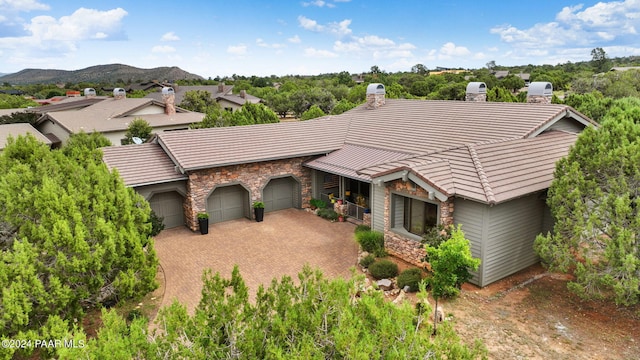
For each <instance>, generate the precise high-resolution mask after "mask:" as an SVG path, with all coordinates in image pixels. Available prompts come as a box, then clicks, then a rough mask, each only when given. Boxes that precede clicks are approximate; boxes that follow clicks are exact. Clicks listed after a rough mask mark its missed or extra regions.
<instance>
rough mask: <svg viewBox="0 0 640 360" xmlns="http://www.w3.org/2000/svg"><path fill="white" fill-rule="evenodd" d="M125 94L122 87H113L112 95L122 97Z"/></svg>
mask: <svg viewBox="0 0 640 360" xmlns="http://www.w3.org/2000/svg"><path fill="white" fill-rule="evenodd" d="M125 96H127V92H126V91H125V90H124V89H123V88H115V89H113V97H115V98H122V97H125Z"/></svg>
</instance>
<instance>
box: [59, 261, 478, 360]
mask: <svg viewBox="0 0 640 360" xmlns="http://www.w3.org/2000/svg"><path fill="white" fill-rule="evenodd" d="M203 282H204V285H203V289H202V298H201V300H200V304H199V305H198V306H197V308H196V310H195V313H194V314H193V315H190V314H189V313H188V312H187V309H186V308H185V307H184V306H183V305H181V304H179V303H174V304H173V305H171V306H170V307H168V308H164V309H161V310H160V312H159V317H158V323H157V325H158V326H157V327H156V328H157V329H161V330H156V331H154V332H153V333H151V334H147V330H146V323H145V321H144V320H142V319H138V320H134V321H133V322H132V323H131V324H130V325H127V324H126V322H125V320H124V319H122V318H121V317H119V316H118V315H116V314H115V313H113V312H108V313H107V312H105V313H104V316H103V318H104V327H103V328H102V329H101V330H100V332H99V334H98V336H97V338H95V339H91V340H88V343H87V345H86V346H85V347H84V348H81V349H79V348H78V349H61V350H60V352H59V355H60V356H61V358H106V357H109V358H112V357H117V358H144V359H165V358H189V359H221V358H236V359H305V360H306V359H379V358H391V359H423V358H425V357H433V358H447V359H479V358H486V349H485V348H484V346H483V345H482V344H481V343H479V342H475V343H472V342H471V341H468V343H469V344H470V345H467V344H465V343H463V342H462V341H461V340H460V338H458V336H457V335H456V334H455V332H454V331H453V329H452V325H451V324H444V325H443V326H442V328H441V331H440V332H439V333H438V335H437V336H436V337H433V338H432V337H431V333H432V332H431V327H430V325H429V323H428V321H425V320H426V318H427V316H428V314H429V308H428V306H421V307H418V308H416V307H414V306H411V304H410V303H408V302H405V303H403V304H399V305H397V304H394V303H392V302H389V301H386V300H385V299H384V296H383V295H382V293H381V292H380V291H376V290H365V284H364V277H363V276H359V277H357V278H352V279H350V280H344V279H342V278H337V279H333V280H329V279H327V278H325V277H324V276H323V275H322V274H321V273H320V272H319V271H312V270H311V269H310V268H308V267H305V269H303V271H302V272H301V273H300V274H299V276H298V281H296V282H294V281H293V279H292V278H290V277H288V276H285V277H283V278H282V279H280V280H277V279H274V280H273V281H272V283H271V285H270V286H269V287H268V288H266V289H265V288H264V287H260V289H259V290H258V292H257V295H256V296H255V301H250V300H249V292H248V289H247V286H246V285H245V283H244V280H243V279H242V277H241V276H240V272H239V270H238V268H237V267H236V268H235V269H234V270H233V272H232V274H231V278H223V277H221V276H220V275H219V274H215V275H212V274H211V271H210V270H207V271H206V272H205V274H204V276H203ZM420 296H421V297H422V298H424V297H425V296H426V294H424V293H421V294H420ZM77 336H80V337H81V336H82V334H79V335H77ZM79 340H82V339H79Z"/></svg>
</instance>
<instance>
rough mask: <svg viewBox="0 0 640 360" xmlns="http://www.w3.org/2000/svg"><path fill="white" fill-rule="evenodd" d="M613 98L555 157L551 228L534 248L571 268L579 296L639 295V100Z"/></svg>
mask: <svg viewBox="0 0 640 360" xmlns="http://www.w3.org/2000/svg"><path fill="white" fill-rule="evenodd" d="M637 100H638V99H634V100H628V101H624V102H620V103H618V104H617V105H616V106H615V107H614V108H612V109H611V110H610V111H609V113H608V114H607V116H606V117H605V119H604V121H603V122H602V126H601V127H600V128H598V129H596V128H593V127H589V128H587V129H585V130H584V131H583V132H582V133H581V134H580V136H579V137H578V140H577V142H576V144H575V146H574V147H573V148H572V149H571V150H570V152H569V155H568V157H566V158H564V159H562V160H560V161H559V162H558V163H557V166H556V171H555V180H554V181H553V183H552V184H551V187H550V189H549V192H548V204H549V206H550V207H551V211H552V213H553V216H554V219H555V226H554V228H553V233H549V234H547V235H544V236H543V235H541V236H538V238H537V239H536V242H535V249H536V251H537V252H538V254H539V255H540V257H541V258H542V260H543V261H544V263H546V264H548V266H549V267H550V268H551V269H553V270H559V271H563V272H573V273H574V274H575V277H576V278H575V280H574V281H572V282H570V283H569V288H570V289H571V290H572V291H574V292H576V293H577V294H578V295H580V296H582V297H584V298H612V299H614V300H615V302H616V303H618V304H624V305H630V304H636V303H638V302H640V214H639V212H638V209H640V107H639V106H638V101H637Z"/></svg>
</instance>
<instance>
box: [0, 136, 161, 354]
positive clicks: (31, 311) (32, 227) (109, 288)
mask: <svg viewBox="0 0 640 360" xmlns="http://www.w3.org/2000/svg"><path fill="white" fill-rule="evenodd" d="M80 143H82V144H84V143H85V142H75V143H74V142H72V144H71V145H68V146H71V147H74V146H77V147H78V148H80V147H82V145H78V144H80ZM83 149H84V150H82V149H75V150H70V149H68V148H67V149H65V151H59V150H53V151H52V150H50V149H49V148H48V147H47V146H46V145H44V144H42V143H40V142H38V141H37V140H36V139H35V138H34V137H33V136H31V135H28V136H27V137H22V136H21V137H18V138H17V139H15V140H14V139H10V141H9V144H8V145H7V147H6V148H5V149H4V151H3V152H2V153H1V154H0V174H2V175H0V198H2V199H3V201H2V203H3V206H1V207H0V228H1V229H2V231H0V250H1V251H0V288H1V289H2V299H1V300H0V314H2V315H1V316H0V334H2V336H3V339H5V338H13V339H15V338H22V339H26V338H31V339H33V338H38V336H40V335H41V334H42V333H41V331H42V329H44V328H46V324H48V323H49V322H50V321H55V320H52V316H54V317H58V318H59V319H61V320H64V321H69V324H71V323H72V321H74V319H75V320H79V319H81V318H82V315H83V313H84V310H85V309H87V308H91V307H95V306H99V305H100V304H109V303H114V302H117V301H119V300H120V299H127V298H132V297H135V296H139V295H141V294H145V293H147V292H149V291H150V290H153V289H154V288H155V286H156V284H155V274H156V266H157V259H156V256H155V251H154V250H153V245H152V243H151V241H150V240H149V236H148V235H149V232H150V231H151V225H150V224H149V212H150V208H149V205H148V203H147V202H146V201H144V199H143V198H142V197H140V195H138V194H136V193H135V192H134V190H132V189H131V188H127V187H125V186H124V184H123V183H122V180H121V179H120V178H119V176H118V175H117V173H115V172H114V173H110V172H109V171H108V169H107V168H106V166H105V165H104V164H103V163H102V162H101V161H100V156H99V150H96V149H90V148H88V147H84V148H83ZM83 151H84V152H85V153H84V154H81V153H82V152H83ZM65 153H67V154H71V155H72V156H66V155H65ZM39 331H40V332H39ZM0 351H13V350H12V349H0ZM5 354H6V353H5Z"/></svg>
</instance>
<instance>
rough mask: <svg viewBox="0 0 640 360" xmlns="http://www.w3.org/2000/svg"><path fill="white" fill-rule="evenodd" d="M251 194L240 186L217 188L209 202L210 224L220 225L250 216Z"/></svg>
mask: <svg viewBox="0 0 640 360" xmlns="http://www.w3.org/2000/svg"><path fill="white" fill-rule="evenodd" d="M248 203H249V194H248V193H247V191H246V190H245V189H244V188H243V187H242V186H240V185H232V186H224V187H220V188H217V189H215V190H214V191H213V193H211V195H210V196H209V199H208V200H207V209H208V210H207V211H208V212H209V222H210V223H218V222H222V221H228V220H233V219H239V218H242V217H247V216H248V211H247V208H248Z"/></svg>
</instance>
